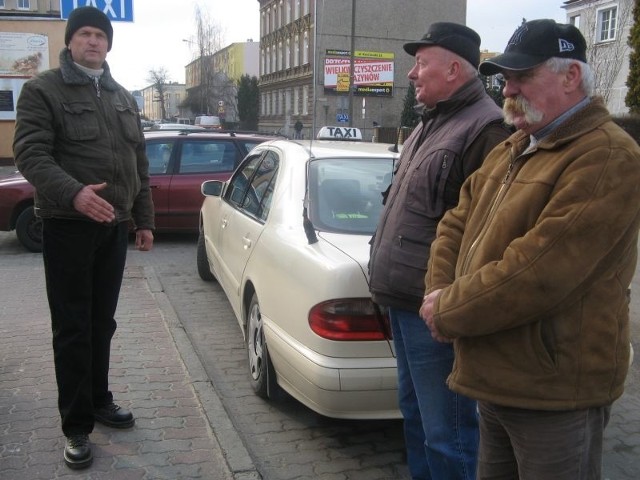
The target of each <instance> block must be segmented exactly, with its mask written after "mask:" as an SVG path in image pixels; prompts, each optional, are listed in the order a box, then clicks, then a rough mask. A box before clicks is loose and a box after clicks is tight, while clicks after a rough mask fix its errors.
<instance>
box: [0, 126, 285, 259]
mask: <svg viewBox="0 0 640 480" xmlns="http://www.w3.org/2000/svg"><path fill="white" fill-rule="evenodd" d="M144 135H145V139H146V144H147V147H146V148H147V157H148V158H149V173H150V176H151V181H150V185H151V193H152V195H153V203H154V206H155V215H156V231H158V232H185V233H192V232H193V233H197V232H198V221H199V215H200V207H201V206H202V200H203V196H202V193H201V192H200V186H201V185H202V182H204V181H205V180H226V179H227V178H229V177H230V176H231V173H232V172H233V170H234V169H235V167H236V166H237V165H238V164H239V163H240V161H241V160H242V159H243V158H244V156H245V155H246V154H247V153H248V152H249V150H251V149H252V148H253V147H254V146H256V145H258V144H260V143H262V142H264V141H267V140H273V137H269V136H266V135H259V134H253V133H237V132H215V133H214V132H211V131H207V130H203V131H198V130H188V131H187V130H180V131H147V132H145V133H144ZM33 192H34V189H33V186H32V185H31V184H30V183H29V182H27V181H26V180H25V179H24V177H23V176H22V175H20V173H17V172H16V173H13V174H11V175H9V176H8V177H5V178H2V179H0V231H10V230H15V231H16V235H17V237H18V239H19V240H20V242H21V243H22V244H23V245H24V246H25V247H26V248H27V249H28V250H30V251H32V252H39V251H41V250H42V228H41V222H40V221H39V219H38V218H37V217H36V216H35V214H34V211H33Z"/></svg>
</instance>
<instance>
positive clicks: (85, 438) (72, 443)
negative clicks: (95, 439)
mask: <svg viewBox="0 0 640 480" xmlns="http://www.w3.org/2000/svg"><path fill="white" fill-rule="evenodd" d="M91 462H93V454H92V453H91V444H90V443H89V435H87V434H78V435H69V436H68V437H67V444H66V445H65V447H64V463H66V464H67V467H69V468H73V469H74V470H79V469H81V468H87V467H88V466H89V465H91Z"/></svg>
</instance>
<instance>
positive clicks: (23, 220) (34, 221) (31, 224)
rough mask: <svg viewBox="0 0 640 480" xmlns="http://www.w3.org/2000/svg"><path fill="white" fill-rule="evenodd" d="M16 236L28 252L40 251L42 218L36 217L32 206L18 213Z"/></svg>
mask: <svg viewBox="0 0 640 480" xmlns="http://www.w3.org/2000/svg"><path fill="white" fill-rule="evenodd" d="M16 236H17V237H18V240H19V241H20V243H22V245H23V246H24V247H25V248H26V249H27V250H29V251H30V252H41V251H42V220H41V219H39V218H38V217H36V214H35V212H34V210H33V206H29V207H27V208H25V209H24V210H22V212H20V215H18V218H17V220H16Z"/></svg>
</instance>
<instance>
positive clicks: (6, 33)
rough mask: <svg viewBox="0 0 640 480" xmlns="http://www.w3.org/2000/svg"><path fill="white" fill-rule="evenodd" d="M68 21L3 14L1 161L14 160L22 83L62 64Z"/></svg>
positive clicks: (0, 37) (0, 42)
mask: <svg viewBox="0 0 640 480" xmlns="http://www.w3.org/2000/svg"><path fill="white" fill-rule="evenodd" d="M65 26H66V22H65V21H64V20H61V19H58V18H53V19H52V18H48V19H38V20H33V19H26V18H14V17H6V16H0V161H1V162H3V163H11V162H12V161H13V160H12V159H13V151H12V142H13V133H14V130H15V118H16V116H15V106H16V102H17V100H18V96H19V95H20V90H21V89H22V85H23V84H24V83H25V82H26V81H27V80H28V79H29V78H31V77H32V76H33V75H36V74H37V73H39V72H42V71H44V70H47V69H49V68H54V67H57V66H58V65H59V61H58V56H59V54H60V50H62V48H63V47H64V29H65Z"/></svg>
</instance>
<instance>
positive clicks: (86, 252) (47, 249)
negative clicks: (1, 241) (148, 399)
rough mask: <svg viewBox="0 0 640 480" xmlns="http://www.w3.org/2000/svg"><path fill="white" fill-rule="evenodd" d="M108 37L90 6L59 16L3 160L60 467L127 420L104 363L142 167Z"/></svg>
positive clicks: (138, 205) (142, 222) (146, 194)
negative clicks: (60, 441) (32, 276)
mask: <svg viewBox="0 0 640 480" xmlns="http://www.w3.org/2000/svg"><path fill="white" fill-rule="evenodd" d="M112 41H113V29H112V26H111V22H110V21H109V18H108V17H107V16H106V15H105V14H104V13H103V12H102V11H101V10H99V9H97V8H94V7H80V8H76V9H75V10H73V11H72V12H71V14H70V15H69V20H68V21H67V27H66V31H65V44H66V48H64V49H63V50H62V51H61V53H60V67H59V68H55V69H52V70H49V71H46V72H43V73H42V74H40V75H38V76H37V77H35V78H33V79H31V80H29V81H28V82H27V83H25V85H24V86H23V88H22V93H21V94H20V97H19V99H18V104H17V109H16V111H17V113H16V130H15V137H14V142H13V151H14V157H15V162H16V165H17V167H18V169H19V170H20V171H21V172H22V173H23V175H24V176H25V178H26V179H27V180H28V181H29V182H31V183H32V184H33V185H34V186H35V189H36V193H35V211H36V215H37V216H39V217H40V218H42V222H43V231H42V246H43V258H44V268H45V275H46V285H47V296H48V299H49V308H50V311H51V326H52V330H53V352H54V363H55V372H56V380H57V384H58V408H59V411H60V416H61V421H62V431H63V433H64V435H65V436H66V439H67V441H66V445H65V449H64V461H65V463H66V464H67V465H68V466H69V467H70V468H74V469H79V468H85V467H88V466H89V465H90V464H91V462H92V459H93V456H92V453H91V445H90V443H89V433H91V432H92V430H93V427H94V422H95V421H98V422H100V423H103V424H105V425H107V426H110V427H115V428H128V427H131V426H133V424H134V422H135V420H134V418H133V415H132V413H131V412H129V411H127V410H125V409H123V408H121V407H119V406H118V405H116V404H115V403H114V402H113V395H112V393H111V392H110V391H109V378H108V375H109V355H110V349H111V338H112V337H113V334H114V332H115V330H116V321H115V320H114V314H115V311H116V306H117V303H118V297H119V293H120V285H121V282H122V276H123V272H124V266H125V259H126V254H127V245H128V231H129V223H130V221H131V220H133V223H134V226H135V227H136V241H135V245H136V248H138V249H139V250H150V249H151V248H152V246H153V233H152V230H153V228H154V216H153V204H152V200H151V195H150V190H149V176H148V161H147V157H146V154H145V143H144V137H143V134H142V127H141V124H140V120H139V115H138V108H137V105H136V101H135V99H134V98H133V97H132V96H131V95H130V94H129V93H128V92H127V91H126V90H125V89H124V88H122V87H121V86H120V85H119V84H118V83H116V82H115V80H114V79H113V78H112V77H111V73H110V71H109V66H108V65H107V63H106V62H105V59H106V56H107V52H108V51H110V50H111V45H112Z"/></svg>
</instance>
